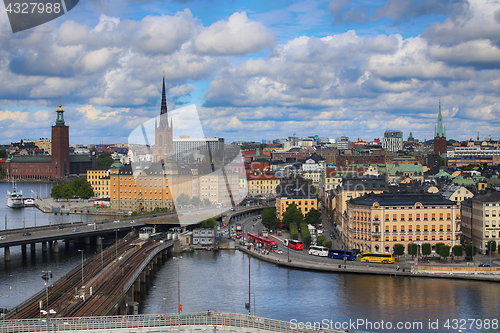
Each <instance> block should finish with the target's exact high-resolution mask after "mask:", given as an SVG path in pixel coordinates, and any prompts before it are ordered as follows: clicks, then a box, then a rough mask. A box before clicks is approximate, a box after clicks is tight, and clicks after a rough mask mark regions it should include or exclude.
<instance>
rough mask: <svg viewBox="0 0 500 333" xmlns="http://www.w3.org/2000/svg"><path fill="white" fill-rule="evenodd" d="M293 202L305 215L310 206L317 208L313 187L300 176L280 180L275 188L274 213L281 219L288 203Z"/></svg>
mask: <svg viewBox="0 0 500 333" xmlns="http://www.w3.org/2000/svg"><path fill="white" fill-rule="evenodd" d="M292 203H294V204H295V205H296V206H297V208H298V209H299V210H300V211H301V212H302V214H304V215H306V214H307V213H308V212H309V211H310V210H311V209H312V208H314V209H318V200H317V198H316V193H314V190H313V187H312V185H311V184H309V182H307V181H305V180H303V179H302V178H296V179H293V180H287V181H282V182H281V183H280V184H279V185H278V187H277V188H276V213H277V215H278V218H279V219H280V220H281V219H282V218H283V214H284V213H285V212H286V209H287V208H288V206H289V205H291V204H292Z"/></svg>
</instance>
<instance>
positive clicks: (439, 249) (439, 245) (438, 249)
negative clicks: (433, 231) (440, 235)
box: [436, 243, 444, 256]
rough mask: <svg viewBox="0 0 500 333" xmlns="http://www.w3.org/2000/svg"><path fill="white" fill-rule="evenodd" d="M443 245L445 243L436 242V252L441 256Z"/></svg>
mask: <svg viewBox="0 0 500 333" xmlns="http://www.w3.org/2000/svg"><path fill="white" fill-rule="evenodd" d="M441 246H444V243H437V244H436V254H438V255H440V256H441Z"/></svg>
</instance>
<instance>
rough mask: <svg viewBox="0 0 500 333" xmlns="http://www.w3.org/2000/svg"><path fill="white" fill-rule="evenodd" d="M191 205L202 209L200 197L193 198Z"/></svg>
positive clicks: (190, 201)
mask: <svg viewBox="0 0 500 333" xmlns="http://www.w3.org/2000/svg"><path fill="white" fill-rule="evenodd" d="M189 203H190V204H191V205H193V206H195V207H200V206H201V200H200V197H198V196H193V197H192V198H191V200H189Z"/></svg>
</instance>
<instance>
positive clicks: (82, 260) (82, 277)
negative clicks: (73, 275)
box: [78, 250, 84, 288]
mask: <svg viewBox="0 0 500 333" xmlns="http://www.w3.org/2000/svg"><path fill="white" fill-rule="evenodd" d="M78 252H81V253H82V288H83V252H84V250H78Z"/></svg>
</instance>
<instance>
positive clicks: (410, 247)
mask: <svg viewBox="0 0 500 333" xmlns="http://www.w3.org/2000/svg"><path fill="white" fill-rule="evenodd" d="M417 250H418V246H417V244H415V243H408V247H407V251H408V254H409V255H411V257H412V258H413V256H415V255H417Z"/></svg>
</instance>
